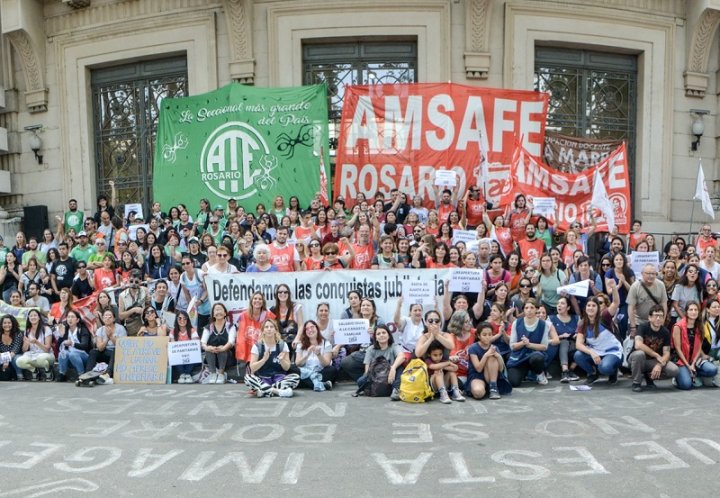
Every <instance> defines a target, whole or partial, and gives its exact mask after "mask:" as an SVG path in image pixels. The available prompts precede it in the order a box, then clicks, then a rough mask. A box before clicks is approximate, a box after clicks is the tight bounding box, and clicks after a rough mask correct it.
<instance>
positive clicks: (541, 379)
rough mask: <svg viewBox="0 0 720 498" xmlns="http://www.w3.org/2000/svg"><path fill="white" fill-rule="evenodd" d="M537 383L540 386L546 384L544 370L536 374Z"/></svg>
mask: <svg viewBox="0 0 720 498" xmlns="http://www.w3.org/2000/svg"><path fill="white" fill-rule="evenodd" d="M537 383H538V384H539V385H541V386H546V385H547V383H548V380H547V377H546V376H545V373H544V372H540V373H539V374H537Z"/></svg>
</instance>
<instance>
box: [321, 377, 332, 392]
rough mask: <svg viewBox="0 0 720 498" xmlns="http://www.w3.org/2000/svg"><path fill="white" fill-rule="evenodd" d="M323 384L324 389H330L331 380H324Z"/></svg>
mask: <svg viewBox="0 0 720 498" xmlns="http://www.w3.org/2000/svg"><path fill="white" fill-rule="evenodd" d="M323 385H324V386H325V390H326V391H332V388H333V384H332V381H331V380H326V381H325V382H323Z"/></svg>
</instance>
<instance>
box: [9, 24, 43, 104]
mask: <svg viewBox="0 0 720 498" xmlns="http://www.w3.org/2000/svg"><path fill="white" fill-rule="evenodd" d="M5 36H7V37H8V40H10V43H11V44H12V46H13V47H14V48H15V50H16V51H17V53H18V59H19V60H20V65H21V66H22V68H23V74H24V75H25V85H26V87H27V91H26V92H25V103H26V104H27V106H28V111H29V112H31V113H36V112H45V111H47V104H48V99H47V94H48V89H47V88H46V87H45V78H44V77H43V69H44V68H43V64H42V63H41V62H40V54H38V52H37V50H36V49H35V46H34V45H33V41H32V39H31V38H30V35H29V34H28V32H27V31H25V30H24V29H18V30H15V31H10V32H9V33H5Z"/></svg>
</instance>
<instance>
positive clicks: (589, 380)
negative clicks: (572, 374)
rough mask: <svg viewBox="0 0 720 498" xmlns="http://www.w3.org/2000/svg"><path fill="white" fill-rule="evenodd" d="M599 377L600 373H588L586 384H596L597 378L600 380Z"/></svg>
mask: <svg viewBox="0 0 720 498" xmlns="http://www.w3.org/2000/svg"><path fill="white" fill-rule="evenodd" d="M598 377H599V376H598V374H596V373H593V374H590V375H588V376H587V380H586V381H585V384H587V385H588V386H590V385H592V384H595V383H596V382H597V380H598Z"/></svg>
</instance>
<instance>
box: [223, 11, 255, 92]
mask: <svg viewBox="0 0 720 498" xmlns="http://www.w3.org/2000/svg"><path fill="white" fill-rule="evenodd" d="M224 5H225V20H226V22H227V30H228V39H229V40H230V54H231V61H230V77H231V78H232V79H234V80H235V81H238V82H240V83H246V84H250V85H251V84H253V83H254V81H255V59H254V58H253V43H252V7H253V2H252V0H225V3H224Z"/></svg>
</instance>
